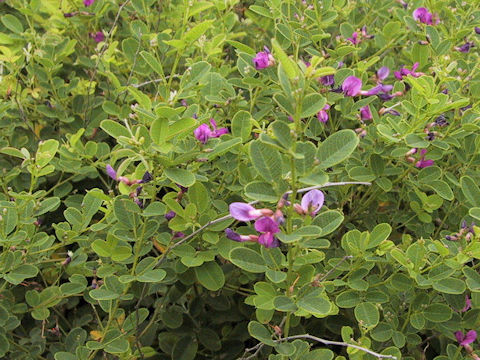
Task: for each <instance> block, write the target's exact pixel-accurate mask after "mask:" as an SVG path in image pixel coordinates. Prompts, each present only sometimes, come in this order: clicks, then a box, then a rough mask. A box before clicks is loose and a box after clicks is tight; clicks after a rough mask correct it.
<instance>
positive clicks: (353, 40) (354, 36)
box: [347, 31, 360, 45]
mask: <svg viewBox="0 0 480 360" xmlns="http://www.w3.org/2000/svg"><path fill="white" fill-rule="evenodd" d="M347 40H348V41H350V42H351V43H352V44H353V45H357V44H358V43H360V40H359V39H358V33H357V32H356V31H354V32H353V34H352V37H349V38H347Z"/></svg>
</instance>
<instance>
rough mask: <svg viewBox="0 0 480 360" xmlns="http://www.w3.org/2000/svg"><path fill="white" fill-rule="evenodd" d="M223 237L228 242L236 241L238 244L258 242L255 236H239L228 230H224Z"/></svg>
mask: <svg viewBox="0 0 480 360" xmlns="http://www.w3.org/2000/svg"><path fill="white" fill-rule="evenodd" d="M225 236H226V237H227V238H228V239H230V240H233V241H238V242H245V241H257V240H258V236H257V235H240V234H238V233H236V232H235V231H233V230H232V229H230V228H227V229H225Z"/></svg>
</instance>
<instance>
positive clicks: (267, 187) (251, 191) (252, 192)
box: [245, 181, 279, 202]
mask: <svg viewBox="0 0 480 360" xmlns="http://www.w3.org/2000/svg"><path fill="white" fill-rule="evenodd" d="M245 195H246V196H248V197H249V198H250V199H252V200H259V201H267V202H277V201H278V199H279V196H278V195H277V194H276V193H275V190H274V189H273V188H272V185H271V184H269V183H267V182H263V181H253V182H251V183H249V184H247V186H245Z"/></svg>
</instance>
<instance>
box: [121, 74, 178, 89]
mask: <svg viewBox="0 0 480 360" xmlns="http://www.w3.org/2000/svg"><path fill="white" fill-rule="evenodd" d="M171 76H180V75H177V74H172V75H171ZM169 78H170V75H166V76H165V79H169ZM165 79H163V78H162V79H153V80H148V81H145V82H142V83H140V84H131V85H130V86H132V87H134V88H137V89H138V88H140V87H142V86H145V85H149V84H154V83H158V82H162V81H165Z"/></svg>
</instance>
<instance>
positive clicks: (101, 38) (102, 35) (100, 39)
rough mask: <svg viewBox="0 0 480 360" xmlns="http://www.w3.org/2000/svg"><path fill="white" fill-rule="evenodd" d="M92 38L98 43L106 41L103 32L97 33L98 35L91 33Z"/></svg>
mask: <svg viewBox="0 0 480 360" xmlns="http://www.w3.org/2000/svg"><path fill="white" fill-rule="evenodd" d="M90 37H91V38H92V39H93V40H95V42H97V43H99V42H101V41H104V40H105V35H104V34H103V32H101V31H97V32H96V33H90Z"/></svg>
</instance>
